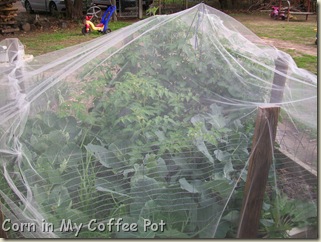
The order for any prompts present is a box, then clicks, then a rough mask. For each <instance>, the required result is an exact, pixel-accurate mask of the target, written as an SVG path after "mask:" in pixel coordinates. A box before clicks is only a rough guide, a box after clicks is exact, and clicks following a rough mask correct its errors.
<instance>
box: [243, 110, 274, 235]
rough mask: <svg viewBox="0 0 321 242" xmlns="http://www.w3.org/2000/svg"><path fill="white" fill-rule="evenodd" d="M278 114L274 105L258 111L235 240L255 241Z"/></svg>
mask: <svg viewBox="0 0 321 242" xmlns="http://www.w3.org/2000/svg"><path fill="white" fill-rule="evenodd" d="M279 112H280V108H279V107H276V106H270V107H260V108H259V109H258V115H257V119H256V124H255V130H254V136H253V144H252V153H251V156H250V160H249V167H248V173H247V178H246V183H245V189H244V196H243V205H242V210H241V213H240V223H239V228H238V232H237V238H242V239H250V238H257V233H258V228H259V220H260V215H261V209H262V204H263V197H264V193H265V188H266V183H267V179H268V174H269V170H270V166H271V164H272V159H273V157H272V154H273V146H274V141H275V136H276V128H277V122H278V116H279Z"/></svg>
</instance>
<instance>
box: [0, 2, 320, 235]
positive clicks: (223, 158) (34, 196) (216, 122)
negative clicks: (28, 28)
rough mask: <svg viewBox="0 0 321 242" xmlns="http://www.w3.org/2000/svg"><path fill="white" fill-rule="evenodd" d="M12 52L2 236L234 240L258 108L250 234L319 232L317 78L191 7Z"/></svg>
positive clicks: (2, 157) (3, 134) (5, 93)
mask: <svg viewBox="0 0 321 242" xmlns="http://www.w3.org/2000/svg"><path fill="white" fill-rule="evenodd" d="M8 43H9V42H6V41H3V42H1V43H0V46H7V45H8ZM16 44H17V43H16ZM9 47H10V46H9ZM9 49H10V48H9ZM15 49H17V50H19V51H17V52H14V53H7V52H5V51H2V52H0V54H1V55H2V58H3V59H6V61H7V63H5V62H2V63H1V64H0V65H1V66H0V68H1V72H0V73H1V74H0V76H1V79H0V85H1V88H0V92H1V95H0V138H1V139H0V144H1V147H0V161H1V172H2V174H1V191H0V193H1V197H2V199H1V201H2V207H1V211H2V213H3V214H4V219H5V220H4V221H5V223H4V226H3V228H4V229H5V230H6V231H7V232H8V234H9V236H10V237H14V238H15V237H26V238H39V237H41V238H46V237H71V238H73V237H75V236H78V237H79V238H86V237H91V238H143V237H144V238H212V237H216V238H233V237H236V233H237V228H238V224H239V221H240V210H241V208H242V200H243V197H244V196H243V190H244V186H245V185H244V184H245V180H246V174H247V166H248V162H249V159H250V157H251V154H252V152H253V151H254V150H255V149H256V148H255V147H256V145H255V144H252V143H253V142H252V140H253V134H254V128H255V120H256V115H257V111H258V107H266V106H271V105H275V106H279V107H280V115H279V123H278V127H277V134H276V141H275V144H273V141H271V142H270V144H271V145H274V147H275V150H274V153H273V163H272V165H271V169H270V173H269V178H268V183H267V187H266V195H265V197H264V201H263V207H262V211H261V219H260V223H259V231H258V235H257V236H258V237H268V238H281V237H286V236H289V234H290V233H289V231H290V230H291V229H293V228H310V227H313V226H315V225H316V224H317V207H316V199H317V182H316V175H317V172H316V167H317V155H316V154H317V148H316V130H317V78H316V76H315V75H314V74H311V73H309V72H308V71H305V70H303V69H299V68H297V66H296V65H295V63H294V61H293V60H292V58H291V57H290V56H289V55H287V54H285V53H284V52H281V51H279V50H277V49H276V48H274V47H272V46H268V45H266V44H265V43H264V42H263V41H262V40H261V39H260V38H258V37H257V36H256V35H254V34H253V33H252V32H251V31H249V30H248V29H247V28H245V27H244V26H243V25H242V24H240V23H239V22H237V21H236V20H234V19H233V18H231V17H229V16H228V15H225V14H224V13H222V12H220V11H217V10H215V9H213V8H211V7H209V6H207V5H205V4H199V5H196V6H195V7H193V8H190V9H188V10H185V11H182V12H179V13H176V14H172V15H166V16H153V17H150V18H147V19H145V20H142V21H139V22H137V23H134V24H132V25H131V26H128V27H126V28H123V29H120V30H118V31H115V32H112V33H110V34H107V35H104V36H102V37H99V38H97V39H95V40H92V41H90V42H87V43H85V44H81V45H77V46H73V47H70V48H66V49H63V50H60V51H56V52H53V53H49V54H46V55H42V56H38V57H35V58H34V59H33V60H32V61H30V60H29V61H26V60H25V59H24V58H22V57H21V56H22V55H23V46H22V44H21V43H19V42H18V44H17V46H16V48H15ZM273 83H274V84H273ZM267 143H268V144H269V142H267ZM253 147H254V148H253ZM254 192H255V191H254ZM117 221H119V222H120V223H121V224H122V225H124V224H125V223H128V224H129V225H132V227H131V228H130V229H128V231H126V228H125V227H120V228H119V229H117V228H118V227H117V225H116V224H117ZM68 222H70V223H71V224H69V223H68ZM162 224H165V225H162ZM19 225H31V226H30V227H29V228H26V227H24V229H22V228H21V227H23V226H19ZM80 225H82V226H81V229H79V230H78V229H77V228H78V227H79V226H80ZM135 226H137V227H135ZM135 228H136V229H135ZM68 230H69V231H68ZM305 236H306V237H309V236H310V235H308V233H307V232H306V235H305Z"/></svg>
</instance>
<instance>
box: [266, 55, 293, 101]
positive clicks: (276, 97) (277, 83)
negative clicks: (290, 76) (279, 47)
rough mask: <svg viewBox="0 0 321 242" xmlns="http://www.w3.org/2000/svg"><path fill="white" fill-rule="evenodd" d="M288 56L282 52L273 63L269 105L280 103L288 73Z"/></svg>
mask: <svg viewBox="0 0 321 242" xmlns="http://www.w3.org/2000/svg"><path fill="white" fill-rule="evenodd" d="M288 58H289V57H288V55H286V54H285V53H283V52H279V53H278V58H277V59H276V61H275V72H274V78H273V84H272V90H271V97H270V103H280V102H282V99H283V92H284V86H285V82H286V75H287V71H288V68H289V67H288Z"/></svg>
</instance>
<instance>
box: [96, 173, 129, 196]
mask: <svg viewBox="0 0 321 242" xmlns="http://www.w3.org/2000/svg"><path fill="white" fill-rule="evenodd" d="M96 189H97V190H98V191H102V192H108V193H111V194H116V195H119V196H121V197H128V198H131V196H129V195H127V194H125V193H122V192H126V190H125V189H123V188H122V187H121V186H120V184H117V182H114V183H113V182H110V181H108V180H106V179H103V178H97V179H96Z"/></svg>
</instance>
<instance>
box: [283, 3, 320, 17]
mask: <svg viewBox="0 0 321 242" xmlns="http://www.w3.org/2000/svg"><path fill="white" fill-rule="evenodd" d="M287 3H288V6H287V10H286V13H287V20H288V21H289V18H290V15H305V20H308V17H309V15H315V14H316V13H315V12H313V11H311V0H304V3H306V5H307V11H306V12H294V11H291V6H290V1H289V0H288V1H287ZM298 4H299V3H298V0H295V1H294V5H298ZM281 8H282V0H279V9H281Z"/></svg>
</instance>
